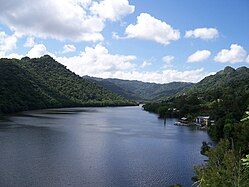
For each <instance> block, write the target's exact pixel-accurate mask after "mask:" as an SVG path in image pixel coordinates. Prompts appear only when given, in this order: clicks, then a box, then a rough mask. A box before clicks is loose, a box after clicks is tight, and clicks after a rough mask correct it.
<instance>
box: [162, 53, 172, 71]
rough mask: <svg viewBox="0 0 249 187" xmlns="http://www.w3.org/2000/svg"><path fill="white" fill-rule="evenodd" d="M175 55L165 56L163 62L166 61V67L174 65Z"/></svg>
mask: <svg viewBox="0 0 249 187" xmlns="http://www.w3.org/2000/svg"><path fill="white" fill-rule="evenodd" d="M174 59H175V57H174V56H171V55H167V56H164V57H163V58H162V60H163V62H165V65H164V67H165V68H169V67H172V66H173V65H172V62H173V61H174Z"/></svg>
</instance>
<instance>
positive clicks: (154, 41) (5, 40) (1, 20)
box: [0, 0, 249, 83]
mask: <svg viewBox="0 0 249 187" xmlns="http://www.w3.org/2000/svg"><path fill="white" fill-rule="evenodd" d="M0 5H1V6H0V57H1V58H3V57H6V58H22V57H23V56H29V57H31V58H33V57H40V56H42V55H45V54H49V55H51V56H52V57H53V58H55V59H56V60H57V61H58V62H60V63H62V64H63V65H65V66H67V68H68V69H70V70H72V71H73V72H75V73H76V74H78V75H81V76H83V75H89V76H95V77H102V78H121V79H130V80H141V81H146V82H157V83H167V82H172V81H187V82H197V81H199V80H201V79H202V78H203V77H205V76H207V75H209V74H213V73H214V72H217V71H219V70H221V69H223V68H224V67H225V66H227V65H229V66H232V67H235V68H236V67H240V66H247V67H248V66H249V1H248V0H229V1H227V0H219V1H217V0H209V1H204V0H189V1H178V0H177V1H172V0H157V1H153V0H143V1H141V0H130V1H128V0H100V1H97V0H40V1H37V0H8V1H5V0H0Z"/></svg>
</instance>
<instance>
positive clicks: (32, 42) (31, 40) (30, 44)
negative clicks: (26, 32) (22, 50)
mask: <svg viewBox="0 0 249 187" xmlns="http://www.w3.org/2000/svg"><path fill="white" fill-rule="evenodd" d="M34 45H35V38H34V37H28V38H27V40H26V42H25V44H24V45H23V46H24V47H33V46H34Z"/></svg>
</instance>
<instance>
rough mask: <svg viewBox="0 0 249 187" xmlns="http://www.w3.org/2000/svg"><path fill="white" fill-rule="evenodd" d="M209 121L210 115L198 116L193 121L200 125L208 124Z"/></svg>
mask: <svg viewBox="0 0 249 187" xmlns="http://www.w3.org/2000/svg"><path fill="white" fill-rule="evenodd" d="M209 122H210V117H209V116H198V117H197V118H196V119H195V123H196V125H200V126H203V125H206V126H207V125H208V124H209Z"/></svg>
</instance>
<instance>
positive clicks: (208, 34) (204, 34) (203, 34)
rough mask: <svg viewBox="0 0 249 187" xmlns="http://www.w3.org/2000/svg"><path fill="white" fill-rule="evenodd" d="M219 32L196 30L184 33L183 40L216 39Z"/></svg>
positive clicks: (203, 29) (207, 29)
mask: <svg viewBox="0 0 249 187" xmlns="http://www.w3.org/2000/svg"><path fill="white" fill-rule="evenodd" d="M218 36H219V32H218V30H217V29H215V28H197V29H195V30H189V31H186V32H185V38H201V39H203V40H210V39H214V38H217V37H218Z"/></svg>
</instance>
